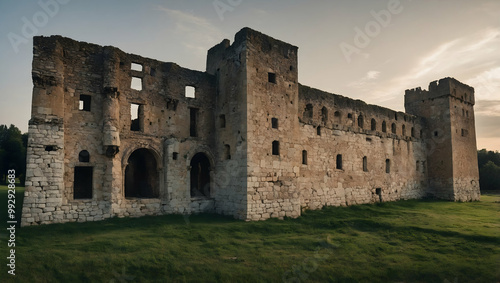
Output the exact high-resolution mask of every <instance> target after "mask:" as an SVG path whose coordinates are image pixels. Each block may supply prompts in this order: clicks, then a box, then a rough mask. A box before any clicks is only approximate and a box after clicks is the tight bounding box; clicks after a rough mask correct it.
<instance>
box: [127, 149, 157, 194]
mask: <svg viewBox="0 0 500 283" xmlns="http://www.w3.org/2000/svg"><path fill="white" fill-rule="evenodd" d="M158 187H159V176H158V167H157V162H156V158H155V156H154V155H153V153H151V151H150V150H149V149H146V148H140V149H137V150H136V151H134V152H133V153H132V154H131V155H130V157H129V158H128V164H127V167H125V197H127V198H157V197H159V195H160V194H159V189H158Z"/></svg>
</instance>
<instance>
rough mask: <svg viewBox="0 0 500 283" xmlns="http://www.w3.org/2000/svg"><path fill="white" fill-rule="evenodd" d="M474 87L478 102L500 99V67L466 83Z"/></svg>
mask: <svg viewBox="0 0 500 283" xmlns="http://www.w3.org/2000/svg"><path fill="white" fill-rule="evenodd" d="M466 83H467V84H468V85H471V86H473V87H474V90H475V95H476V100H494V99H498V98H499V97H500V67H495V68H492V69H489V70H486V71H484V72H482V73H480V74H478V75H477V76H476V77H474V78H471V79H469V80H467V81H466Z"/></svg>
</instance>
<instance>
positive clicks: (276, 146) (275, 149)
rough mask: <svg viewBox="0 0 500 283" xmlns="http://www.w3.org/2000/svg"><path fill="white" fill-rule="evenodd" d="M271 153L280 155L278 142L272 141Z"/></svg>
mask: <svg viewBox="0 0 500 283" xmlns="http://www.w3.org/2000/svg"><path fill="white" fill-rule="evenodd" d="M273 155H280V142H279V141H273Z"/></svg>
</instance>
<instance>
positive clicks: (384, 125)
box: [382, 121, 387, 133]
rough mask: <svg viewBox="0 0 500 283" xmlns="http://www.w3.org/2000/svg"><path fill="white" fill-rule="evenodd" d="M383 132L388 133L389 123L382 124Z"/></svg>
mask: <svg viewBox="0 0 500 283" xmlns="http://www.w3.org/2000/svg"><path fill="white" fill-rule="evenodd" d="M382 132H384V133H387V123H386V122H385V121H383V122H382Z"/></svg>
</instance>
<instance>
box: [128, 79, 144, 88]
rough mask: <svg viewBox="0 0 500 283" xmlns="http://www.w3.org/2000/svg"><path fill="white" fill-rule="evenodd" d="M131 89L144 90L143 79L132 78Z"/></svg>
mask: <svg viewBox="0 0 500 283" xmlns="http://www.w3.org/2000/svg"><path fill="white" fill-rule="evenodd" d="M130 88H131V89H135V90H142V79H141V78H139V77H132V82H131V83H130Z"/></svg>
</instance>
